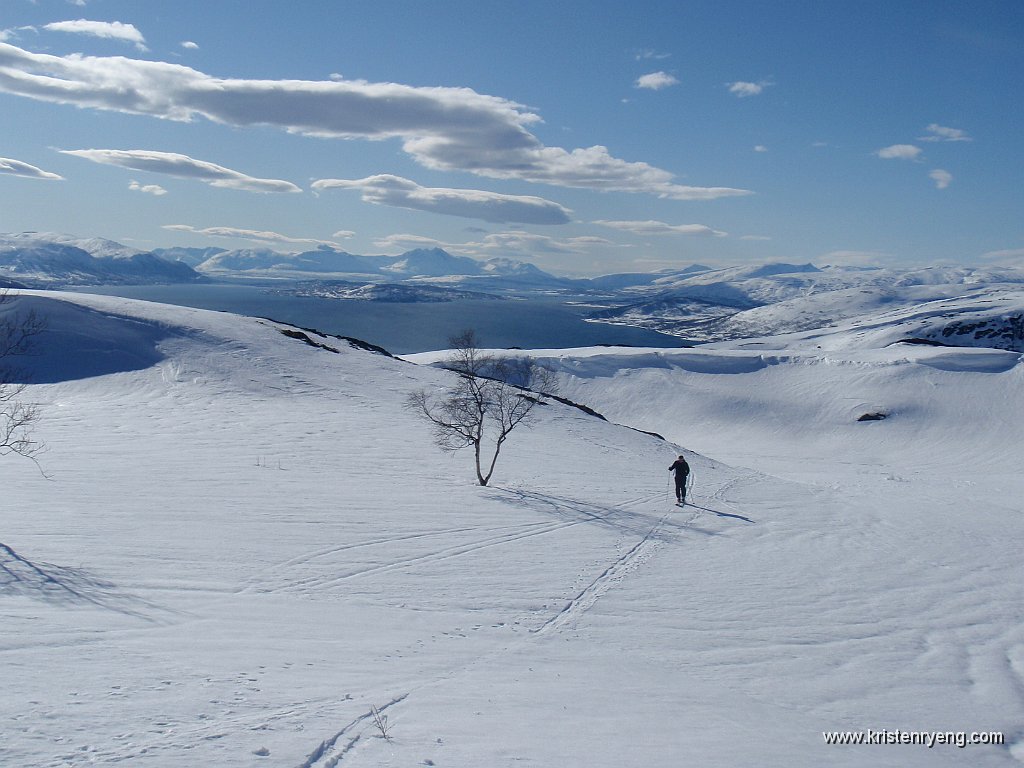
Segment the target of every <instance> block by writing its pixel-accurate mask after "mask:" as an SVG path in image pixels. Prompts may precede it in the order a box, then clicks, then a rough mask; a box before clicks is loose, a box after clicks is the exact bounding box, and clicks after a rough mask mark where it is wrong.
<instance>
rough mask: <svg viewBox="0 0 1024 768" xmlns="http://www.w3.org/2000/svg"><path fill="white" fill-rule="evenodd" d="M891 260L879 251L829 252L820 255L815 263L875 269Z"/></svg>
mask: <svg viewBox="0 0 1024 768" xmlns="http://www.w3.org/2000/svg"><path fill="white" fill-rule="evenodd" d="M889 258H891V257H890V256H889V255H888V254H885V253H882V252H881V251H853V250H851V251H829V252H828V253H825V254H822V255H821V256H819V257H818V258H817V259H815V260H814V261H815V263H819V264H820V263H825V264H834V265H847V266H860V267H877V266H881V265H882V264H883V263H885V262H886V260H887V259H889Z"/></svg>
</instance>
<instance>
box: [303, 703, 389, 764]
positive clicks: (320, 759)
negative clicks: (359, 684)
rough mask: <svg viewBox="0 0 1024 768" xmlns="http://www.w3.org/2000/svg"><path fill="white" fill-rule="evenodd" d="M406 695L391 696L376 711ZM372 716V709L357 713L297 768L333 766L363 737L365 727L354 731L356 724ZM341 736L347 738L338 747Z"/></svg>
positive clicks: (367, 720)
mask: <svg viewBox="0 0 1024 768" xmlns="http://www.w3.org/2000/svg"><path fill="white" fill-rule="evenodd" d="M408 695H409V694H408V693H404V694H402V695H401V696H397V697H395V698H393V699H392V700H391V701H389V702H388V703H387V704H385V705H384V706H382V707H378V708H377V711H378V712H381V713H383V712H385V711H386V710H388V709H390V708H391V707H393V706H394V705H395V704H398V703H400V702H402V701H404V700H405V699H406V697H408ZM372 718H373V710H372V709H371V710H368V711H366V712H364V713H363V714H361V715H359V717H357V718H355V719H354V720H352V721H351V722H350V723H348V724H347V725H346V726H345V727H343V728H342V729H341V730H340V731H338V732H337V733H336V734H334V735H333V736H331V737H329V738H327V739H324V740H323V741H321V742H320V744H319V746H318V747H317V748H316V749H314V750H313V751H312V752H311V753H310V754H309V757H307V758H306V759H305V760H304V761H303V762H302V763H300V764H299V765H298V766H297V768H334V766H336V765H337V764H338V763H340V762H341V761H342V760H343V759H344V758H345V755H347V754H348V753H349V752H350V751H351V750H352V749H353V748H354V747H355V746H356V744H357V743H358V742H359V740H360V739H362V738H363V735H364V732H365V731H366V730H367V729H366V728H363V729H362V730H360V731H359V732H355V731H356V729H357V728H358V726H360V725H363V724H366V723H368V722H369V721H370V720H371V719H372ZM371 727H372V726H371ZM343 737H347V738H345V740H344V743H343V745H342V746H340V747H339V746H338V742H339V741H341V740H342V738H343Z"/></svg>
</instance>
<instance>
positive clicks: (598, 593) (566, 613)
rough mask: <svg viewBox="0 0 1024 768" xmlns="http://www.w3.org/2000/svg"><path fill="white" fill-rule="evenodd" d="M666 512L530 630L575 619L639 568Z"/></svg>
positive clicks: (653, 545) (536, 631)
mask: <svg viewBox="0 0 1024 768" xmlns="http://www.w3.org/2000/svg"><path fill="white" fill-rule="evenodd" d="M699 515H700V512H699V511H697V512H694V513H693V515H692V516H691V517H690V519H689V520H687V521H686V522H685V523H682V526H683V527H685V526H687V525H689V524H690V523H692V522H693V521H694V520H696V519H697V517H698V516H699ZM668 516H669V513H668V512H666V513H664V514H663V515H662V516H661V517H660V518H659V519H658V521H657V522H656V523H655V524H654V525H653V526H651V528H650V530H648V531H647V533H646V534H645V535H644V537H643V538H642V539H640V541H638V542H637V543H636V544H634V545H633V546H632V547H630V548H629V549H628V550H627V551H626V552H625V553H623V554H622V555H620V556H619V557H618V558H616V559H615V560H614V561H613V562H612V563H611V565H609V566H608V567H607V568H605V569H604V570H603V571H602V572H601V573H600V574H599V575H598V576H597V578H595V579H594V580H593V581H591V582H590V583H589V584H588V585H587V586H586V587H584V588H583V589H582V590H581V591H580V592H579V593H578V594H577V595H576V596H575V597H573V598H572V599H571V600H570V601H569V602H568V603H566V605H565V607H564V608H562V610H561V611H559V612H558V613H556V614H555V615H554V616H552V617H551V618H549V619H548V620H547V621H545V622H544V623H543V624H541V625H540V626H539V627H537V628H536V629H531V630H530V632H531V633H533V634H534V635H543V634H546V633H548V632H554V631H557V630H559V629H561V628H562V627H564V626H566V625H567V624H569V623H570V622H575V621H577V620H578V619H579V617H580V616H582V615H583V614H584V613H586V612H587V611H589V610H590V609H591V608H592V607H593V606H594V605H595V604H596V603H597V601H598V600H600V599H601V597H602V596H603V595H605V594H607V593H608V592H609V591H610V590H611V589H613V588H614V587H615V585H617V584H619V583H620V582H621V581H622V580H623V579H624V578H625V577H626V576H627V575H628V574H629V573H631V572H632V571H634V570H636V569H637V568H639V567H640V566H641V565H643V564H644V563H645V562H647V560H649V559H650V558H651V557H652V556H653V555H654V553H655V551H656V550H657V548H658V546H659V540H658V533H659V532H660V531H661V528H662V527H663V526H664V524H665V521H666V520H667V519H668Z"/></svg>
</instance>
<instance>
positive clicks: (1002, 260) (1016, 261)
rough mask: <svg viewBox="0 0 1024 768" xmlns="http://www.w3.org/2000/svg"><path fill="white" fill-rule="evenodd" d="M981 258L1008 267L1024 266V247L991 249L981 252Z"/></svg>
mask: <svg viewBox="0 0 1024 768" xmlns="http://www.w3.org/2000/svg"><path fill="white" fill-rule="evenodd" d="M981 258H983V259H985V261H987V262H990V263H992V264H1001V265H1004V266H1008V267H1024V248H1007V249H1005V250H1000V251H989V252H988V253H983V254H981Z"/></svg>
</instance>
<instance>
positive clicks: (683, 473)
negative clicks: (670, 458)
mask: <svg viewBox="0 0 1024 768" xmlns="http://www.w3.org/2000/svg"><path fill="white" fill-rule="evenodd" d="M668 471H669V472H675V473H676V503H677V504H680V505H682V504H686V478H688V477H689V476H690V465H689V464H687V463H686V459H685V458H683V457H682V456H680V457H679V458H678V459H676V460H675V461H674V462H672V466H671V467H669V468H668Z"/></svg>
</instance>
